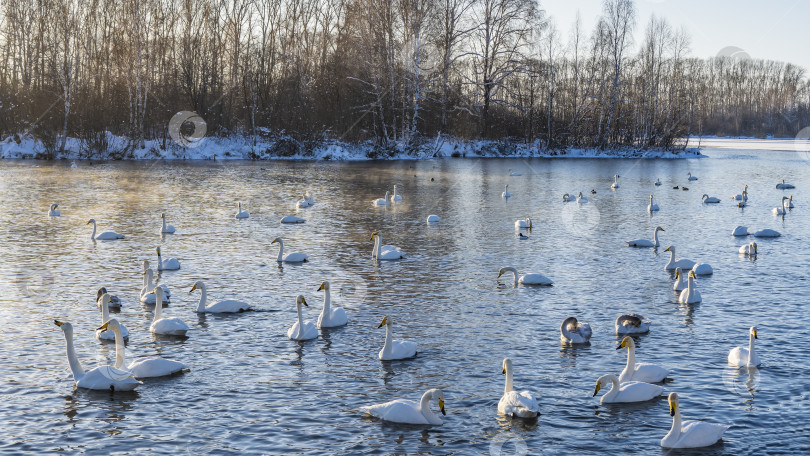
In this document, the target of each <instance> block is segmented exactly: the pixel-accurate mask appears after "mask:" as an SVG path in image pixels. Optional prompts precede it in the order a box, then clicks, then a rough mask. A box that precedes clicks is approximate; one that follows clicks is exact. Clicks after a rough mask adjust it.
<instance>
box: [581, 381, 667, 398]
mask: <svg viewBox="0 0 810 456" xmlns="http://www.w3.org/2000/svg"><path fill="white" fill-rule="evenodd" d="M608 383H609V384H610V391H608V392H607V393H605V394H604V396H602V399H600V400H599V403H600V404H619V403H627V402H644V401H649V400H651V399H655V398H656V397H658V396H660V395H661V394H662V393H663V392H664V389H663V388H661V387H660V386H658V385H653V384H651V383H646V382H625V383H622V384H619V379H618V378H616V376H615V375H610V374H607V375H603V376H601V377H599V379H597V380H596V389H594V391H593V395H594V397H596V395H597V394H598V393H599V390H601V389H602V387H603V386H606V385H607V384H608Z"/></svg>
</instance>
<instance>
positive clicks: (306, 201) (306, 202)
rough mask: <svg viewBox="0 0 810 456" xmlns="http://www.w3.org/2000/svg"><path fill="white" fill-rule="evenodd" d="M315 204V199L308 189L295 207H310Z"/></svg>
mask: <svg viewBox="0 0 810 456" xmlns="http://www.w3.org/2000/svg"><path fill="white" fill-rule="evenodd" d="M314 204H315V201H314V200H313V199H312V195H310V194H309V191H306V192H304V196H303V198H302V199H300V200H298V201H297V202H296V203H295V207H297V208H300V209H306V208H308V207H312V206H313V205H314Z"/></svg>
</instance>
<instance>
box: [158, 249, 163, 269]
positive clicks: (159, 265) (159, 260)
mask: <svg viewBox="0 0 810 456" xmlns="http://www.w3.org/2000/svg"><path fill="white" fill-rule="evenodd" d="M157 254H158V267H161V265H162V264H163V260H162V259H161V256H160V251H158V253H157Z"/></svg>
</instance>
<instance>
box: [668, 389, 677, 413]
mask: <svg viewBox="0 0 810 456" xmlns="http://www.w3.org/2000/svg"><path fill="white" fill-rule="evenodd" d="M668 402H669V416H675V411H676V410H678V393H675V392H672V393H669V400H668Z"/></svg>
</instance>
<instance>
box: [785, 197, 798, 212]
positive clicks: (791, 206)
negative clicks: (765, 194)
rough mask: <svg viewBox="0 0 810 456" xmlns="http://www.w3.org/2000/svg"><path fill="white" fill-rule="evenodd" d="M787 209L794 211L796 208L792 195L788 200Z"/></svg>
mask: <svg viewBox="0 0 810 456" xmlns="http://www.w3.org/2000/svg"><path fill="white" fill-rule="evenodd" d="M785 207H786V208H788V209H793V208H794V207H796V206H794V205H793V195H790V198H788V201H787V203H785Z"/></svg>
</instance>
